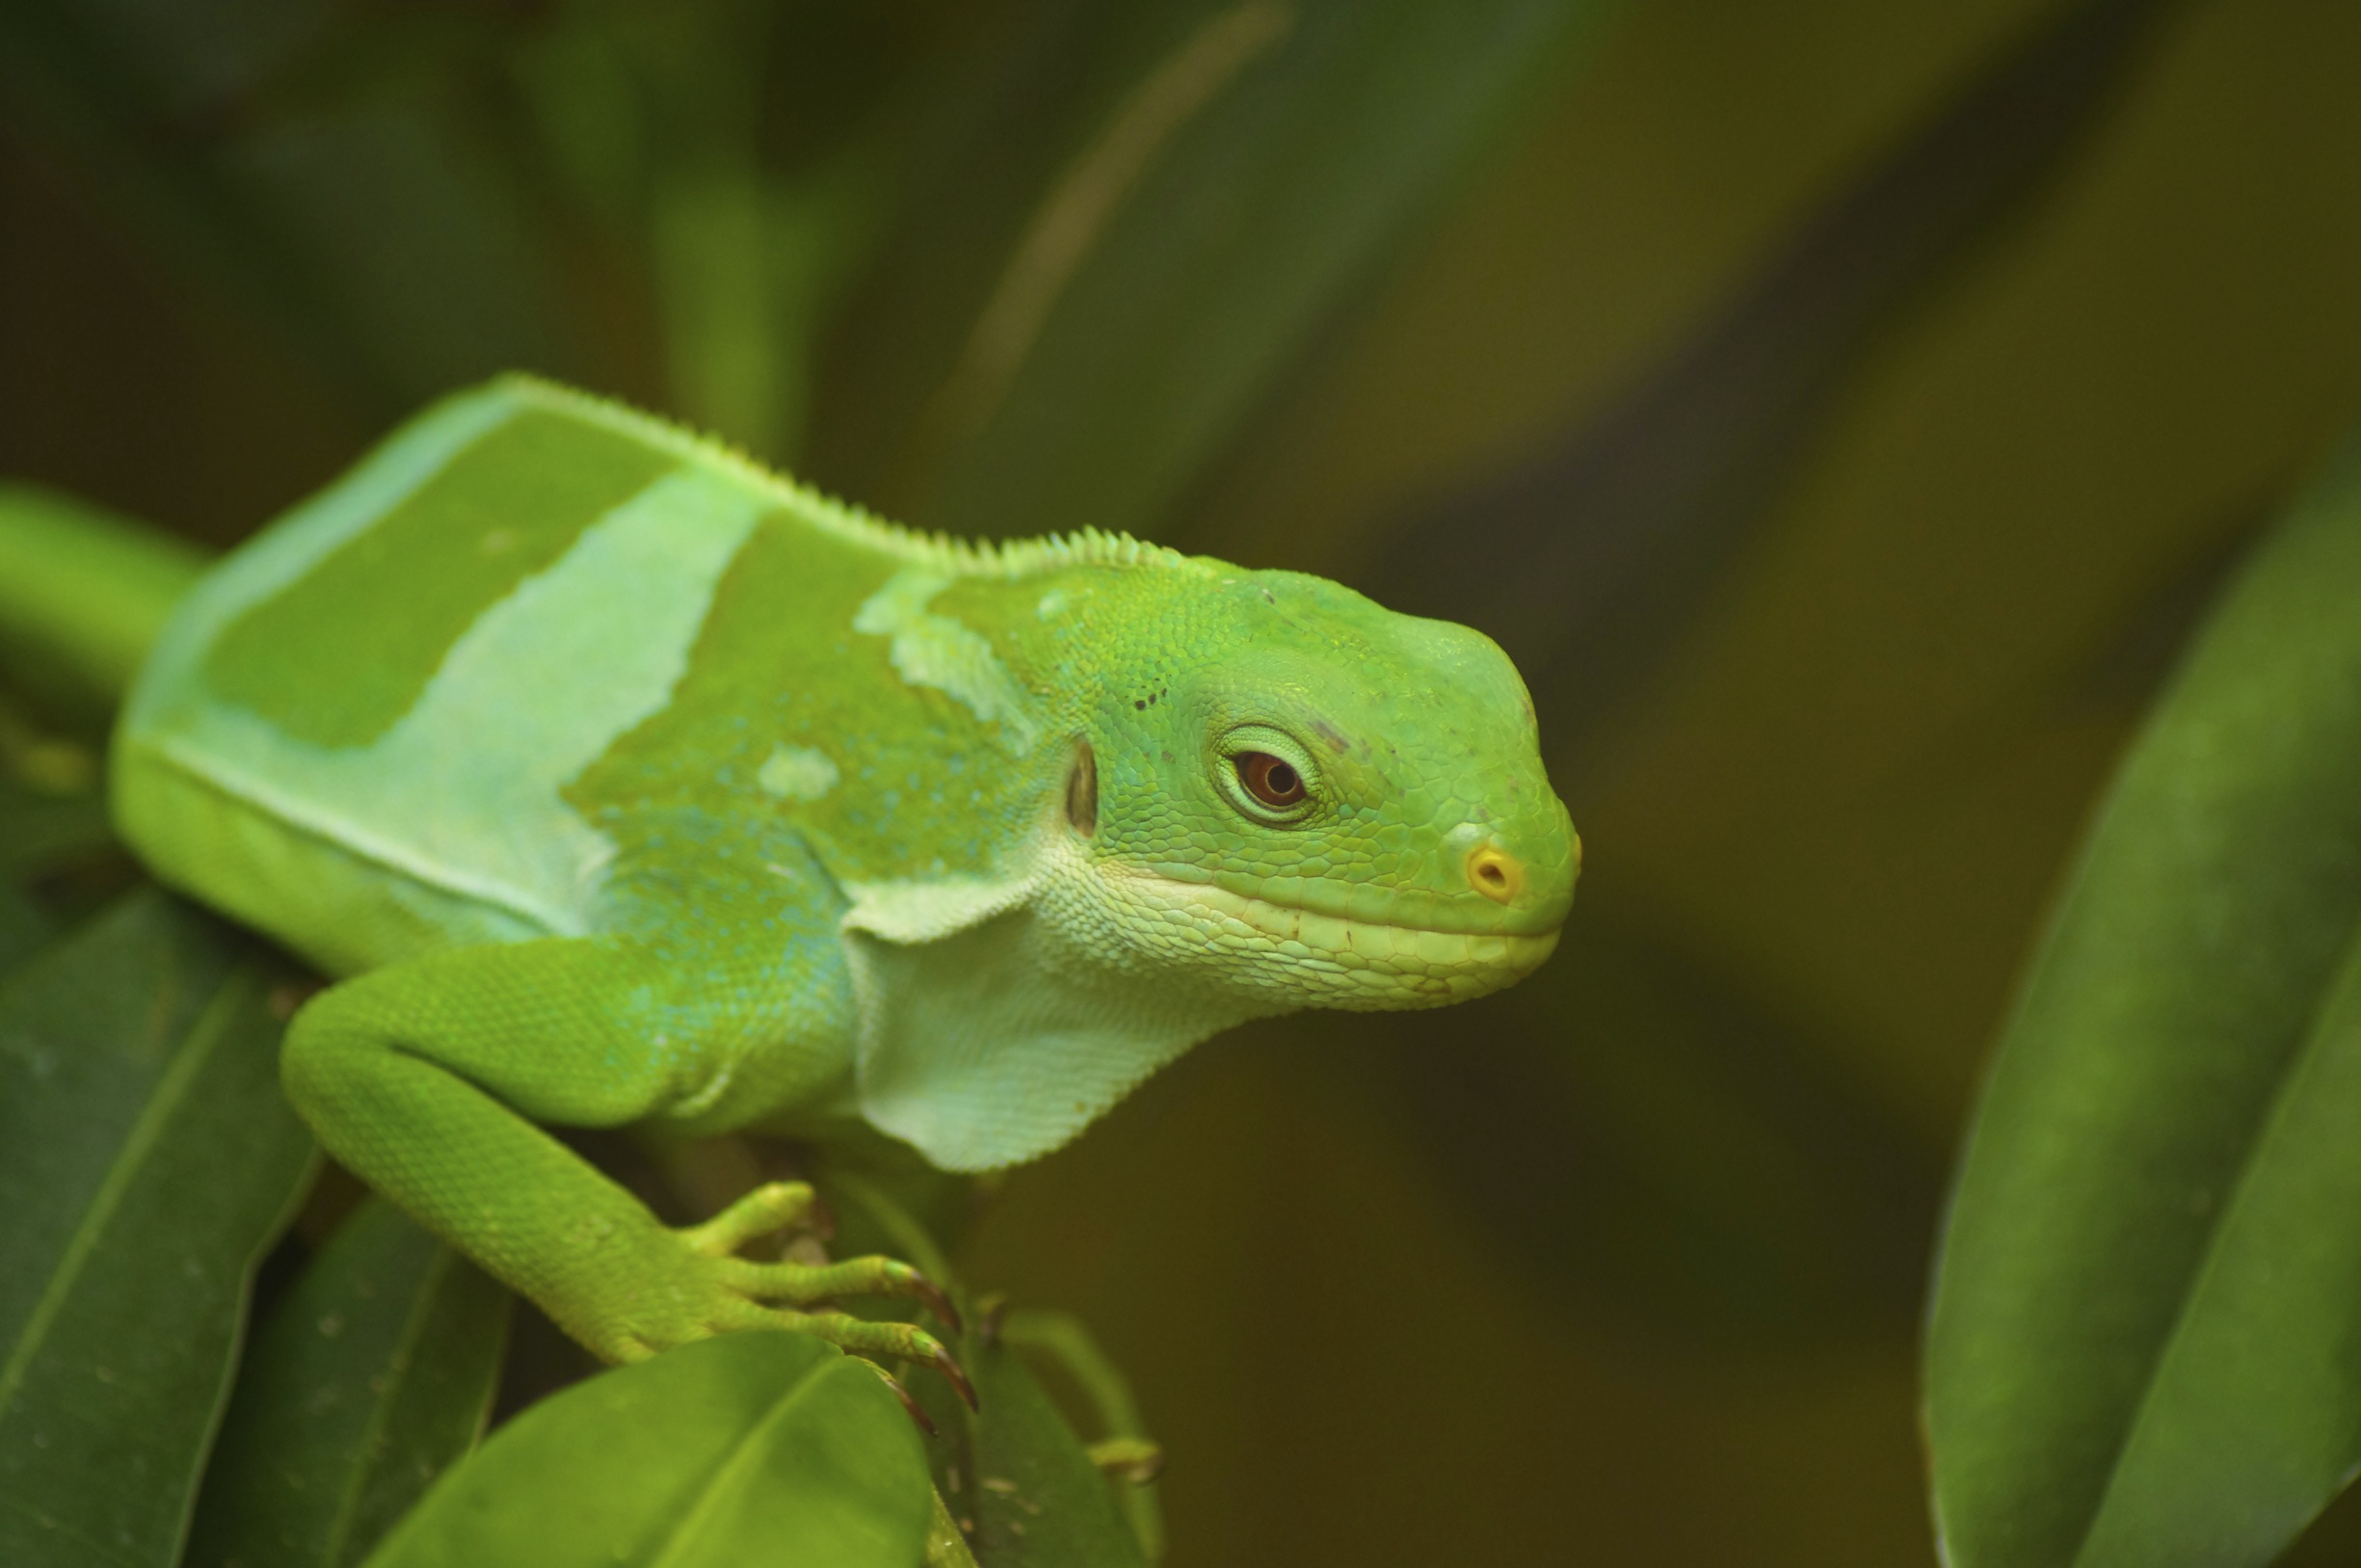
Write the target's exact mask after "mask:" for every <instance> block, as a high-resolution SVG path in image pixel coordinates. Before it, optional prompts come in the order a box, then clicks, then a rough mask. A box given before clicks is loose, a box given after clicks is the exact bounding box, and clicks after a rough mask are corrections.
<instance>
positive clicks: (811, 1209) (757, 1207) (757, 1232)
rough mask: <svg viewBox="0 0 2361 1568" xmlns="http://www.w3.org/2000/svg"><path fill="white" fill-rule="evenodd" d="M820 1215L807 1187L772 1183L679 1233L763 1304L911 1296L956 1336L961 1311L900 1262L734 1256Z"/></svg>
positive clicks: (893, 1260) (762, 1186)
mask: <svg viewBox="0 0 2361 1568" xmlns="http://www.w3.org/2000/svg"><path fill="white" fill-rule="evenodd" d="M820 1212H821V1210H820V1208H819V1197H818V1195H817V1194H815V1193H814V1192H813V1191H812V1190H811V1185H810V1183H808V1182H769V1183H764V1184H763V1185H761V1186H758V1187H756V1188H755V1190H754V1191H752V1192H749V1193H748V1194H747V1195H746V1196H745V1197H743V1198H740V1199H739V1200H738V1201H737V1202H736V1203H733V1204H731V1205H730V1207H729V1208H728V1209H723V1210H722V1211H721V1212H720V1213H719V1214H716V1215H715V1216H713V1218H711V1219H709V1220H707V1221H705V1222H704V1223H703V1225H693V1226H691V1227H689V1228H688V1229H687V1230H685V1231H683V1232H681V1233H680V1235H681V1237H682V1238H683V1239H684V1240H686V1241H687V1242H688V1244H689V1246H690V1248H691V1249H692V1250H693V1251H696V1252H699V1253H702V1254H703V1255H704V1256H705V1257H707V1258H713V1259H717V1260H720V1261H721V1262H723V1264H724V1271H723V1277H724V1278H725V1279H727V1280H729V1281H730V1283H731V1284H732V1285H735V1286H736V1287H737V1288H738V1289H741V1290H743V1291H744V1292H745V1293H746V1294H748V1295H750V1296H753V1297H755V1298H756V1299H757V1300H761V1301H785V1302H791V1303H793V1304H795V1305H797V1306H805V1305H808V1304H809V1303H811V1302H814V1301H826V1300H830V1299H832V1298H834V1297H836V1296H858V1295H871V1296H906V1297H908V1298H909V1299H911V1300H913V1301H916V1302H918V1303H920V1304H921V1305H922V1306H924V1307H925V1308H926V1310H927V1311H928V1312H930V1313H932V1314H934V1316H935V1319H936V1321H938V1322H940V1323H942V1325H943V1327H945V1328H947V1329H949V1330H950V1331H951V1332H952V1333H954V1334H957V1333H958V1332H959V1330H960V1322H959V1312H958V1309H956V1308H954V1307H953V1306H952V1305H951V1298H950V1297H949V1296H946V1295H944V1294H943V1293H942V1290H941V1289H939V1288H938V1287H937V1286H936V1285H935V1282H934V1281H932V1280H930V1279H928V1278H927V1277H926V1276H925V1275H924V1274H921V1273H919V1272H918V1271H917V1270H916V1269H915V1268H913V1267H911V1265H910V1264H908V1263H906V1262H901V1261H900V1260H899V1259H895V1258H879V1257H867V1258H848V1259H846V1260H844V1261H843V1262H838V1263H818V1264H814V1263H785V1262H774V1263H758V1262H754V1261H752V1260H751V1259H745V1258H739V1257H737V1256H735V1254H736V1253H737V1250H738V1249H739V1248H740V1247H743V1246H745V1245H746V1244H747V1243H748V1242H750V1241H756V1240H759V1239H761V1238H762V1237H764V1236H776V1235H778V1234H779V1233H781V1232H782V1231H789V1230H794V1229H797V1228H798V1227H804V1226H806V1225H807V1222H809V1220H811V1219H812V1218H813V1217H815V1216H816V1215H818V1214H819V1213H820Z"/></svg>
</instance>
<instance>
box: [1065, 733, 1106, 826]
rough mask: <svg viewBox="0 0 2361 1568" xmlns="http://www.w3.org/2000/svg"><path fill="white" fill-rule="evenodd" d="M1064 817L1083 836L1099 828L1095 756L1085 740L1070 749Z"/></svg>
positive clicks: (1097, 765) (1097, 760)
mask: <svg viewBox="0 0 2361 1568" xmlns="http://www.w3.org/2000/svg"><path fill="white" fill-rule="evenodd" d="M1066 820H1067V821H1069V822H1071V823H1073V824H1074V832H1076V833H1078V834H1080V835H1081V836H1082V837H1085V838H1087V837H1090V836H1091V835H1092V834H1094V833H1097V832H1098V831H1099V759H1098V757H1095V756H1093V755H1092V754H1091V749H1090V742H1089V741H1087V740H1085V741H1083V742H1081V743H1080V744H1079V745H1078V746H1076V747H1075V748H1074V770H1073V771H1072V772H1070V773H1068V774H1067V775H1066Z"/></svg>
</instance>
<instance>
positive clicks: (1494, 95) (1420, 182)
mask: <svg viewBox="0 0 2361 1568" xmlns="http://www.w3.org/2000/svg"><path fill="white" fill-rule="evenodd" d="M1603 9H1604V8H1603V7H1602V6H1600V5H1598V4H1596V3H1594V0H1473V3H1466V4H1459V5H1450V6H1437V5H1430V4H1424V3H1421V0H1382V3H1336V0H1331V3H1322V4H1313V5H1305V6H1300V7H1287V6H1282V5H1278V4H1275V3H1270V0H1247V3H1244V4H1234V5H1222V6H1212V5H1156V6H1143V7H1127V8H1091V7H1077V8H1070V9H1069V10H1068V11H1067V12H1066V13H1065V17H1066V20H1065V23H1064V24H1063V25H1062V27H1060V28H1055V29H1051V30H1050V33H1049V35H1048V36H1047V37H1041V38H1034V39H1030V40H1026V42H1025V44H1024V46H1023V47H1021V48H1020V49H1018V50H1015V51H1013V52H1012V53H1011V54H1010V55H1009V56H1007V57H1004V58H1003V57H995V58H989V59H985V60H981V61H979V63H978V66H977V69H976V72H975V75H976V77H978V78H980V79H981V80H982V81H984V82H986V83H989V84H991V91H990V93H988V94H987V93H979V94H978V96H980V97H987V99H988V101H985V102H983V103H981V104H980V105H979V106H978V107H977V109H976V110H975V111H974V113H973V115H972V117H971V118H970V119H968V120H965V121H963V122H961V123H960V124H958V125H957V126H956V127H955V133H954V137H953V140H954V142H955V144H956V146H957V154H956V155H955V156H954V157H953V158H952V159H950V160H949V161H948V162H947V163H946V164H945V166H944V167H943V168H942V169H941V170H940V171H939V172H938V173H937V175H936V177H935V178H934V180H933V182H932V184H931V185H929V186H927V187H925V188H922V189H921V190H920V191H919V192H918V193H917V199H915V200H914V202H913V203H912V207H911V210H912V211H913V212H914V213H915V215H916V217H915V221H914V224H913V226H911V228H910V229H909V230H908V231H907V232H906V233H904V234H903V235H902V236H901V238H900V240H899V242H898V244H897V245H896V246H895V248H894V249H895V254H894V256H893V257H892V258H890V259H889V265H888V269H887V271H886V273H885V275H884V277H883V279H881V281H880V282H879V284H878V286H876V287H875V288H873V289H872V290H871V291H870V292H869V295H868V297H867V299H866V301H865V304H864V305H863V306H862V309H861V314H860V316H859V318H858V323H857V325H856V327H855V328H854V329H853V330H851V331H849V332H847V333H846V334H845V335H844V336H843V338H842V339H841V341H840V343H839V350H840V355H841V357H842V358H841V359H840V363H845V371H846V373H845V376H844V378H843V385H842V387H841V390H840V395H839V396H837V397H836V398H834V399H832V400H831V401H830V403H829V404H828V406H826V407H824V408H822V409H821V411H820V417H821V419H822V420H823V425H822V427H821V431H820V439H821V446H820V451H819V461H820V465H821V466H822V468H823V470H824V471H825V472H826V474H827V477H828V478H829V480H830V482H832V483H836V484H845V485H849V486H850V487H851V488H852V489H854V490H855V491H857V492H860V493H862V494H863V495H865V496H868V497H870V498H872V499H874V500H875V501H877V502H878V503H879V504H882V505H886V506H888V507H889V508H891V509H894V510H897V511H898V512H900V513H901V514H902V515H905V516H907V517H909V518H912V520H914V521H916V522H918V523H921V524H923V525H925V526H928V527H943V528H949V529H953V530H958V531H962V532H973V533H983V534H1033V533H1039V532H1043V531H1045V530H1056V529H1067V528H1078V527H1082V526H1085V525H1093V526H1098V527H1106V528H1132V529H1141V528H1147V527H1149V526H1151V525H1153V524H1154V522H1156V521H1157V520H1159V518H1160V516H1161V514H1162V513H1163V512H1164V511H1165V509H1166V508H1168V507H1169V506H1170V505H1171V503H1172V502H1173V501H1174V499H1175V497H1176V496H1177V495H1178V494H1179V493H1180V492H1181V490H1182V489H1183V488H1184V487H1185V486H1187V485H1188V484H1189V483H1191V481H1192V480H1194V479H1195V478H1196V477H1197V476H1198V474H1199V473H1200V471H1201V470H1202V469H1203V467H1204V465H1206V463H1207V460H1208V459H1210V458H1211V457H1212V456H1213V455H1214V454H1215V453H1216V452H1217V451H1218V450H1219V449H1220V448H1221V447H1222V445H1223V444H1224V443H1226V442H1227V441H1228V440H1229V439H1231V438H1232V436H1233V435H1234V434H1235V432H1236V431H1237V430H1238V428H1239V427H1240V425H1241V424H1242V422H1243V421H1244V420H1245V419H1246V417H1247V416H1248V414H1249V413H1250V412H1252V410H1253V409H1254V407H1255V406H1256V405H1257V404H1258V403H1259V401H1260V399H1262V398H1263V397H1264V396H1266V395H1267V394H1268V392H1269V391H1270V389H1271V387H1272V385H1273V384H1274V382H1275V380H1276V378H1277V377H1278V376H1279V375H1280V374H1281V373H1282V372H1283V371H1284V370H1285V369H1286V368H1287V366H1288V364H1289V363H1290V362H1291V361H1292V360H1293V359H1294V358H1295V357H1296V356H1297V355H1298V354H1299V353H1300V352H1301V351H1302V350H1303V349H1304V347H1305V346H1306V345H1307V343H1308V342H1309V340H1310V338H1311V336H1312V334H1313V332H1315V331H1316V330H1317V329H1318V328H1319V327H1320V326H1322V325H1324V324H1325V323H1326V322H1327V321H1328V320H1329V319H1330V318H1331V315H1332V313H1333V312H1335V311H1336V310H1337V309H1338V308H1339V307H1340V305H1341V304H1342V303H1343V302H1344V301H1345V300H1346V299H1347V298H1348V297H1349V296H1350V294H1351V293H1352V291H1353V290H1354V289H1356V288H1357V287H1359V286H1362V285H1365V284H1366V282H1367V281H1368V280H1369V279H1370V278H1371V276H1372V274H1373V271H1374V269H1375V268H1376V267H1377V266H1378V265H1379V264H1380V263H1381V262H1382V260H1383V259H1384V258H1385V257H1386V256H1387V255H1389V254H1390V253H1391V252H1393V250H1394V249H1395V248H1396V246H1397V245H1398V244H1399V242H1400V240H1401V238H1402V236H1403V234H1404V233H1405V231H1406V229H1407V227H1408V226H1409V225H1410V224H1411V223H1412V222H1413V221H1414V220H1415V219H1417V218H1419V217H1420V216H1422V215H1424V214H1426V213H1428V212H1430V211H1431V210H1433V208H1434V206H1435V204H1436V203H1437V202H1438V201H1439V200H1440V199H1442V198H1443V197H1444V196H1445V195H1446V193H1447V192H1448V190H1449V189H1450V187H1451V186H1452V184H1453V183H1454V181H1455V180H1456V178H1457V177H1458V176H1459V175H1460V174H1461V173H1464V171H1465V169H1466V167H1467V165H1468V163H1469V160H1470V157H1471V155H1472V153H1473V152H1475V151H1476V149H1477V148H1478V147H1480V146H1482V145H1483V144H1484V142H1485V141H1486V140H1487V139H1488V138H1489V137H1490V136H1491V135H1492V133H1493V132H1494V131H1496V130H1497V129H1498V128H1499V125H1500V123H1501V121H1502V120H1503V118H1504V116H1505V115H1506V114H1507V113H1508V111H1509V110H1510V108H1511V107H1512V106H1513V105H1515V104H1516V103H1518V102H1519V101H1521V100H1522V99H1523V98H1524V97H1525V94H1526V93H1527V92H1528V91H1529V90H1531V89H1532V88H1534V87H1535V86H1537V85H1538V84H1539V83H1540V82H1541V81H1544V80H1546V79H1547V77H1548V74H1549V73H1550V72H1552V70H1554V69H1556V68H1558V67H1559V66H1560V64H1561V62H1562V59H1563V54H1562V51H1561V49H1560V47H1559V45H1561V44H1562V43H1563V42H1564V41H1565V40H1566V39H1567V38H1568V37H1569V35H1570V34H1571V33H1572V32H1574V31H1575V30H1576V27H1577V25H1578V24H1579V23H1580V22H1582V21H1584V20H1586V19H1588V18H1589V17H1591V16H1592V15H1594V14H1595V13H1598V12H1600V11H1601V10H1603ZM1077 84H1078V86H1077ZM1045 131H1046V132H1047V133H1048V134H1047V135H1045V134H1044V133H1045ZM846 361H850V362H846Z"/></svg>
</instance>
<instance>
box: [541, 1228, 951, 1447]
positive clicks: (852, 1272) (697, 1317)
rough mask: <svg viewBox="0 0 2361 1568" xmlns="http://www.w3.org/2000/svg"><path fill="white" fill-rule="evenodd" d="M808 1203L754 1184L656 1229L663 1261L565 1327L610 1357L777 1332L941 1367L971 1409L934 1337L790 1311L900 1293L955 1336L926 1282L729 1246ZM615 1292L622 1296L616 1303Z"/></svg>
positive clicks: (881, 1261)
mask: <svg viewBox="0 0 2361 1568" xmlns="http://www.w3.org/2000/svg"><path fill="white" fill-rule="evenodd" d="M817 1202H818V1200H817V1199H816V1197H815V1196H814V1195H813V1193H812V1190H811V1188H810V1187H809V1185H808V1184H806V1183H802V1182H772V1183H766V1184H764V1185H762V1186H759V1187H756V1189H755V1190H754V1191H752V1192H749V1193H748V1194H747V1195H746V1196H745V1197H743V1198H740V1199H739V1200H738V1201H737V1202H736V1203H733V1204H731V1205H730V1207H729V1208H728V1209H724V1210H723V1211H722V1212H721V1213H719V1214H717V1215H715V1216H714V1217H713V1218H711V1219H709V1220H707V1221H705V1222H704V1223H703V1224H702V1225H692V1226H688V1227H686V1228H685V1229H682V1230H677V1231H672V1230H664V1231H659V1232H657V1233H656V1235H657V1236H658V1237H660V1240H658V1241H657V1242H656V1245H657V1246H658V1247H659V1248H660V1249H661V1252H662V1253H663V1254H665V1255H668V1256H669V1258H670V1262H669V1263H667V1262H663V1261H661V1260H659V1259H653V1258H651V1259H650V1273H649V1274H647V1275H643V1276H642V1279H641V1281H640V1282H638V1283H639V1284H640V1288H639V1289H628V1288H627V1287H626V1288H625V1289H622V1290H617V1289H614V1287H615V1286H616V1285H618V1284H622V1283H623V1282H621V1281H617V1280H615V1279H613V1278H612V1276H610V1277H609V1278H608V1279H606V1280H604V1281H602V1282H601V1283H602V1285H603V1286H605V1287H606V1289H601V1290H600V1291H598V1294H599V1295H600V1296H603V1297H604V1298H605V1299H604V1300H602V1301H599V1302H597V1306H596V1307H595V1308H594V1310H593V1312H592V1313H590V1314H587V1315H584V1316H589V1317H592V1318H594V1319H595V1321H591V1322H583V1321H582V1320H581V1319H580V1318H579V1317H575V1316H574V1315H567V1316H568V1317H570V1318H572V1319H573V1321H572V1322H570V1324H569V1327H570V1331H571V1332H573V1333H574V1334H575V1336H576V1337H577V1338H578V1339H580V1340H581V1341H582V1342H584V1343H585V1344H587V1345H589V1346H590V1347H591V1349H593V1350H594V1351H597V1353H598V1354H600V1355H601V1356H604V1357H605V1358H606V1359H607V1360H609V1361H621V1362H629V1361H645V1360H646V1359H648V1358H649V1357H650V1356H652V1355H654V1354H656V1353H657V1352H658V1351H660V1350H668V1349H670V1348H672V1347H673V1346H674V1345H676V1344H684V1343H686V1342H689V1341H691V1340H702V1339H705V1338H707V1337H709V1336H711V1335H715V1334H726V1333H730V1332H733V1331H735V1330H738V1329H750V1328H760V1329H784V1330H787V1331H789V1332H792V1333H798V1334H810V1335H814V1336H816V1337H818V1338H820V1339H823V1340H826V1341H828V1342H830V1343H831V1344H834V1345H836V1346H837V1347H838V1348H840V1349H843V1350H847V1351H850V1352H851V1353H853V1354H854V1355H857V1356H866V1357H869V1358H871V1359H875V1360H890V1361H911V1362H920V1363H923V1364H925V1365H926V1366H929V1367H932V1368H934V1369H935V1370H936V1371H938V1372H940V1373H942V1376H943V1378H944V1380H945V1381H947V1382H948V1383H949V1384H950V1385H951V1387H952V1388H953V1389H955V1390H957V1391H958V1393H959V1396H960V1397H961V1398H963V1399H965V1400H966V1401H967V1402H968V1405H969V1406H971V1407H972V1406H973V1405H974V1403H975V1389H974V1386H973V1385H972V1384H970V1383H969V1382H968V1374H967V1373H966V1372H965V1371H963V1370H962V1369H961V1368H960V1365H959V1363H958V1362H956V1361H954V1360H952V1359H951V1353H950V1352H949V1351H948V1350H946V1349H944V1348H943V1346H942V1342H941V1341H940V1340H937V1339H936V1338H935V1337H934V1336H933V1335H931V1334H929V1333H927V1332H926V1331H925V1330H924V1329H921V1328H918V1327H916V1326H915V1325H914V1324H910V1323H893V1322H883V1323H877V1322H870V1321H868V1320H867V1319H865V1318H861V1317H855V1316H851V1315H850V1314H848V1313H840V1312H805V1311H801V1310H799V1309H800V1308H803V1307H805V1306H809V1304H811V1303H813V1302H819V1301H825V1300H828V1299H831V1298H834V1297H836V1296H844V1295H892V1296H904V1297H907V1298H909V1299H911V1300H915V1301H918V1302H921V1303H923V1304H924V1305H925V1306H926V1308H927V1309H928V1310H929V1311H930V1312H932V1313H933V1314H934V1315H935V1316H936V1317H938V1318H939V1319H941V1320H942V1322H943V1323H944V1324H945V1325H946V1326H947V1327H949V1328H950V1329H951V1330H952V1331H953V1332H955V1333H956V1332H957V1331H958V1328H959V1316H958V1314H957V1313H956V1312H954V1311H953V1310H952V1307H951V1303H950V1301H949V1299H948V1298H947V1297H946V1296H944V1294H943V1293H942V1290H941V1289H938V1288H937V1287H936V1285H935V1283H934V1282H933V1281H932V1280H929V1279H928V1278H927V1277H926V1276H925V1275H923V1274H921V1273H919V1272H918V1271H917V1270H916V1269H915V1268H913V1267H911V1266H910V1264H908V1263H905V1262H900V1261H899V1260H897V1259H892V1258H877V1257H870V1258H849V1259H846V1260H845V1261H844V1262H838V1263H818V1264H814V1263H785V1262H756V1261H755V1260H753V1259H751V1258H740V1257H738V1256H736V1254H737V1251H738V1249H739V1248H741V1247H743V1246H746V1245H747V1244H748V1243H750V1242H753V1241H757V1240H760V1239H762V1238H764V1237H766V1236H776V1235H778V1234H779V1233H781V1232H783V1231H789V1230H794V1229H797V1228H799V1227H801V1226H803V1225H804V1224H805V1222H806V1221H807V1220H808V1219H809V1218H810V1217H811V1215H812V1214H813V1213H814V1211H815V1209H816V1206H817ZM619 1297H620V1299H618V1298H619Z"/></svg>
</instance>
